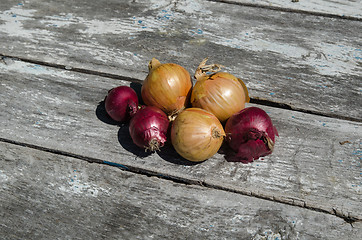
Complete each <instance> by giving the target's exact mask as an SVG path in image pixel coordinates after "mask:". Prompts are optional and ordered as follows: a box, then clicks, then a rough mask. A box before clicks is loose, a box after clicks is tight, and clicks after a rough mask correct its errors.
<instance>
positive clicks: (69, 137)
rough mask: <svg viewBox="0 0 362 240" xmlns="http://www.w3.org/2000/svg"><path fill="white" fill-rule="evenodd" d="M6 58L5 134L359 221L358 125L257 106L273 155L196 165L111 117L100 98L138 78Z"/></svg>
mask: <svg viewBox="0 0 362 240" xmlns="http://www.w3.org/2000/svg"><path fill="white" fill-rule="evenodd" d="M6 62H7V64H0V78H1V85H0V97H1V99H2V102H1V109H2V111H1V112H0V120H1V122H2V125H1V127H0V134H1V137H2V138H3V139H8V140H12V141H15V142H18V143H25V144H33V145H36V146H39V147H44V148H49V149H53V150H54V151H61V152H65V153H71V154H77V155H79V156H82V157H83V158H84V159H87V158H94V159H96V160H98V161H99V162H103V161H107V162H111V163H116V164H120V166H126V167H125V168H132V169H136V170H134V171H135V172H136V171H141V172H145V173H150V174H151V175H155V176H161V177H164V178H170V179H181V180H182V181H184V182H190V183H195V182H199V183H201V184H204V185H205V186H208V187H210V188H219V189H226V190H227V191H231V192H238V193H241V194H244V195H252V196H255V197H258V198H263V199H269V200H272V201H278V202H282V203H288V204H292V205H298V206H300V207H303V208H309V209H318V211H323V212H327V213H330V214H334V215H338V216H340V217H343V218H345V219H349V220H361V219H362V212H361V208H360V200H361V171H360V170H361V168H360V167H361V166H360V157H361V155H360V153H361V139H362V135H361V127H362V124H360V123H356V122H350V121H344V120H337V119H333V118H326V117H320V116H315V115H311V114H305V113H300V112H295V111H288V110H283V109H278V108H271V107H264V106H259V107H262V108H263V109H264V110H266V111H267V112H268V114H269V115H270V116H271V118H272V120H273V122H274V124H275V125H276V127H277V129H278V131H279V134H280V137H279V138H278V139H277V142H276V147H275V151H274V153H273V154H272V155H270V156H269V157H265V158H264V160H258V161H255V162H254V163H252V164H247V165H245V164H241V163H233V162H227V161H226V160H225V156H226V154H227V152H226V153H225V152H224V153H223V152H222V151H220V153H218V154H216V155H215V156H214V157H213V158H211V159H209V160H207V161H205V162H203V163H200V164H191V163H190V162H188V161H186V160H184V159H182V158H180V157H179V156H178V155H177V153H176V152H175V151H174V150H173V149H172V147H171V146H169V145H168V146H166V147H164V149H162V151H160V152H157V153H153V154H151V153H145V152H144V150H143V149H139V148H138V147H136V146H135V145H134V144H133V143H132V140H131V139H130V136H129V133H128V126H127V125H123V126H117V125H116V123H114V122H112V121H111V120H110V119H109V118H108V117H107V116H106V114H105V111H104V106H103V105H102V103H101V102H102V100H103V99H104V97H105V96H106V94H107V91H108V90H109V89H111V88H112V87H115V86H118V85H130V86H131V87H133V88H134V89H135V90H136V91H137V92H139V90H140V84H139V83H132V82H128V81H120V80H115V79H111V78H105V77H100V76H94V75H88V74H82V73H76V72H72V71H67V70H59V69H56V68H49V67H45V66H40V65H35V64H30V63H24V62H21V61H15V60H12V59H7V60H6ZM346 141H347V142H346ZM340 142H341V143H342V142H345V143H344V144H340ZM226 150H227V149H226ZM137 169H138V170H137Z"/></svg>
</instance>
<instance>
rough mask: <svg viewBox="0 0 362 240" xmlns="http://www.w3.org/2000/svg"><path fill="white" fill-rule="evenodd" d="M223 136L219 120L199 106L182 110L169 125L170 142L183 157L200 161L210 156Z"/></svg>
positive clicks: (221, 141) (217, 148)
mask: <svg viewBox="0 0 362 240" xmlns="http://www.w3.org/2000/svg"><path fill="white" fill-rule="evenodd" d="M224 137H225V132H224V129H223V127H222V125H221V123H220V121H219V120H218V119H217V118H216V117H215V116H214V115H213V114H212V113H210V112H208V111H206V110H204V109H201V108H187V109H185V110H184V111H182V112H181V113H180V114H179V115H178V116H177V118H176V119H175V121H174V122H173V124H172V127H171V142H172V145H173V147H174V148H175V150H176V152H177V153H179V154H180V155H181V156H182V157H183V158H185V159H187V160H189V161H193V162H201V161H204V160H206V159H208V158H210V157H212V156H213V155H214V154H215V153H216V152H217V151H218V150H219V149H220V147H221V144H222V143H223V140H224Z"/></svg>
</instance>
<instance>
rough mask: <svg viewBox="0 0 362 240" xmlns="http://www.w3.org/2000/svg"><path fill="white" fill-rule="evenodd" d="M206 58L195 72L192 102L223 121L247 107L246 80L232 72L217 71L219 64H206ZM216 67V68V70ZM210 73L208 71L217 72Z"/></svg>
mask: <svg viewBox="0 0 362 240" xmlns="http://www.w3.org/2000/svg"><path fill="white" fill-rule="evenodd" d="M206 61H207V58H206V59H204V60H203V61H202V62H201V63H200V65H199V67H198V68H197V70H196V72H195V78H196V80H197V81H196V84H195V86H194V87H193V90H192V94H191V104H192V106H193V107H199V108H202V109H205V110H207V111H209V112H211V113H213V114H214V115H215V116H216V117H217V118H218V119H219V120H220V121H221V122H225V121H226V120H227V119H228V118H229V117H230V116H231V115H233V114H234V113H237V112H239V111H240V110H242V109H243V108H245V103H246V102H249V95H248V90H247V88H246V86H245V84H244V82H243V81H242V80H240V79H238V78H237V77H235V76H233V75H232V74H230V73H226V72H217V71H219V70H220V68H221V67H220V66H219V65H217V64H213V65H206ZM215 68H216V70H215ZM215 71H216V73H212V74H208V72H215Z"/></svg>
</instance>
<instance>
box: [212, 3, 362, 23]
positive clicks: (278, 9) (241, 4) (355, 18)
mask: <svg viewBox="0 0 362 240" xmlns="http://www.w3.org/2000/svg"><path fill="white" fill-rule="evenodd" d="M206 1H209V2H216V3H225V4H233V5H239V6H244V7H252V8H262V9H268V10H273V11H279V12H290V13H298V14H305V15H312V16H320V17H327V18H336V19H345V20H351V21H359V22H361V21H362V19H360V18H358V17H353V16H346V15H337V14H333V13H323V12H312V11H307V10H301V9H291V8H284V7H278V6H271V5H263V4H258V3H247V2H235V1H233V0H206Z"/></svg>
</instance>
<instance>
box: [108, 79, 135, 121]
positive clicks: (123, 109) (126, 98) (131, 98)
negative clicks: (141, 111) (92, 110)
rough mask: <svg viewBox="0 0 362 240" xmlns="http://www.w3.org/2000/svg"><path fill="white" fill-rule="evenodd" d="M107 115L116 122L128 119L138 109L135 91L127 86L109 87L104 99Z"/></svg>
mask: <svg viewBox="0 0 362 240" xmlns="http://www.w3.org/2000/svg"><path fill="white" fill-rule="evenodd" d="M105 107H106V111H107V113H108V115H109V116H110V117H111V118H112V119H113V120H115V121H117V122H126V121H128V120H129V119H130V118H131V117H132V116H133V115H134V114H135V113H136V112H137V110H138V97H137V94H136V92H135V91H134V90H133V89H132V88H130V87H128V86H119V87H116V88H113V89H111V90H110V91H109V92H108V95H107V97H106V99H105Z"/></svg>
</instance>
